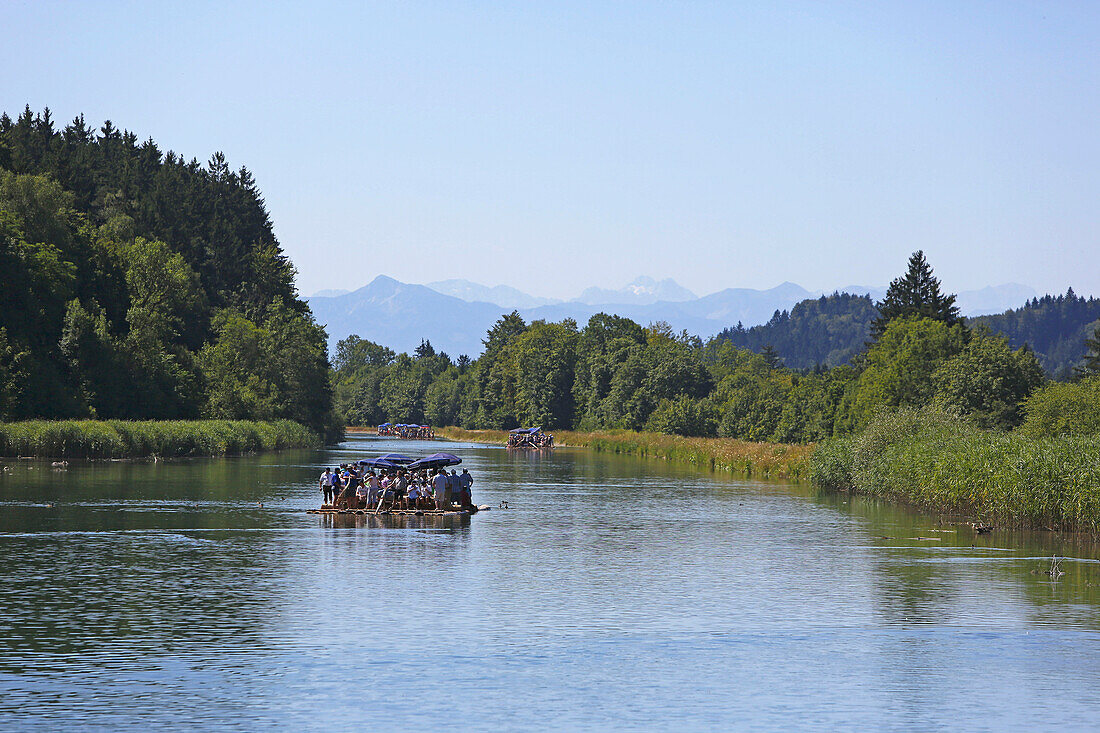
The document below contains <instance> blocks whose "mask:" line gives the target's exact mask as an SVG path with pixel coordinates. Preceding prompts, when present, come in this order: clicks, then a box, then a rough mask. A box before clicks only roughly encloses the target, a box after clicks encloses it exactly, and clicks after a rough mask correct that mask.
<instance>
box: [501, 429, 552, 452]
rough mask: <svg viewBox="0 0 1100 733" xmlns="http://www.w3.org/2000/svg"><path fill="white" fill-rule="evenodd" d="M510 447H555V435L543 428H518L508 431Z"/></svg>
mask: <svg viewBox="0 0 1100 733" xmlns="http://www.w3.org/2000/svg"><path fill="white" fill-rule="evenodd" d="M508 447H509V448H553V447H554V436H553V435H551V434H550V433H546V432H543V430H542V428H516V429H515V430H512V431H510V432H509V433H508Z"/></svg>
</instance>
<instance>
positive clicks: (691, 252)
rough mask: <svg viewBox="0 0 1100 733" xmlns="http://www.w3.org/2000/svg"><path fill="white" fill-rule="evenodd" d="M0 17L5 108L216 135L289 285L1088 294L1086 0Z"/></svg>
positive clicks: (1092, 144) (36, 6) (1092, 115)
mask: <svg viewBox="0 0 1100 733" xmlns="http://www.w3.org/2000/svg"><path fill="white" fill-rule="evenodd" d="M4 19H5V27H6V29H7V33H6V40H7V43H5V44H4V46H3V48H2V49H0V62H2V63H3V64H4V65H5V67H6V68H8V69H11V70H16V69H18V73H15V72H14V71H13V73H11V74H9V78H8V79H7V80H6V82H5V84H4V85H3V89H0V108H2V109H3V110H4V111H6V112H7V113H8V114H10V115H13V116H14V115H17V114H18V113H19V112H20V111H21V110H22V109H23V107H24V105H27V104H29V105H30V107H31V108H32V109H33V110H35V111H40V110H41V109H43V108H45V107H49V108H50V109H51V111H52V113H53V116H54V119H55V120H56V121H57V123H58V125H59V126H63V125H64V124H66V123H67V122H68V121H69V120H71V119H72V118H73V117H74V116H75V115H77V114H84V115H85V116H86V119H87V121H88V122H89V123H90V124H92V125H94V126H95V127H97V128H98V127H99V126H100V125H101V124H102V123H103V121H104V120H107V119H110V120H111V121H112V122H114V123H115V124H116V125H117V126H119V127H123V128H125V129H128V130H131V131H133V132H134V133H135V134H136V135H137V136H138V138H139V139H145V138H148V137H152V138H153V139H154V140H155V141H156V142H157V143H158V144H159V145H160V146H161V147H162V149H164V150H169V149H171V150H175V151H177V152H180V153H182V154H183V155H184V156H186V157H188V158H190V157H197V158H199V160H200V161H205V160H207V159H209V157H210V155H211V154H212V153H214V152H215V151H219V150H220V151H224V152H225V154H226V156H227V158H228V160H229V163H230V165H231V166H232V167H234V168H237V167H240V166H247V167H248V168H249V169H250V170H252V171H253V172H254V174H255V176H256V179H257V182H258V185H259V187H260V189H261V191H262V192H263V194H264V197H265V199H266V201H267V204H268V208H269V210H270V212H271V216H272V219H273V221H274V226H275V231H276V233H277V235H278V236H279V238H280V241H281V243H282V245H283V247H284V249H285V251H286V253H287V254H288V255H289V256H290V257H291V259H292V260H293V261H294V264H295V265H296V267H297V268H298V271H299V276H298V285H299V289H300V291H301V292H302V293H312V292H315V291H317V290H321V289H328V288H343V289H349V290H350V289H354V288H355V287H358V286H361V285H362V284H363V282H361V281H362V278H361V277H360V275H359V274H358V273H359V272H362V271H363V269H364V268H368V269H370V270H371V271H372V272H384V273H387V274H388V275H390V276H392V277H394V278H396V279H399V280H401V281H404V282H429V281H435V280H444V279H448V278H463V279H468V280H472V281H475V282H485V283H487V284H492V283H507V284H509V285H510V286H511V287H515V288H517V289H519V290H522V291H524V292H527V293H531V294H534V295H539V296H542V297H563V296H562V294H569V293H577V292H580V291H581V290H582V289H583V288H585V287H589V286H599V287H603V288H618V287H621V286H622V284H623V282H625V281H628V280H629V279H630V278H632V277H633V276H634V274H635V273H637V272H648V273H650V274H651V276H653V277H655V278H658V279H660V278H662V277H672V278H674V279H675V280H676V281H677V282H678V283H680V284H681V285H683V286H684V287H686V288H688V289H690V290H692V291H694V292H696V293H698V294H706V293H711V292H715V291H718V290H722V289H724V288H729V287H747V288H768V287H772V286H773V285H774V284H777V283H781V282H784V281H791V282H796V283H799V284H800V285H802V286H803V287H805V288H807V289H809V290H812V291H813V290H826V291H827V290H830V289H832V288H835V287H843V286H844V284H853V283H883V284H884V283H888V282H889V281H890V280H891V279H892V278H894V277H896V276H897V275H899V274H900V273H902V272H903V271H904V269H905V266H906V260H907V258H908V256H909V254H910V253H911V252H913V251H914V250H916V249H923V250H924V251H925V252H926V253H927V256H928V259H929V261H930V262H931V264H932V265H933V267H935V268H936V274H937V276H938V277H939V278H940V279H941V280H942V282H943V283H944V287H945V289H947V290H949V291H952V292H953V291H958V290H972V289H977V288H980V287H983V286H984V285H988V284H993V283H1007V282H1018V283H1028V284H1029V285H1030V286H1031V287H1033V288H1035V289H1036V290H1037V291H1039V292H1041V293H1042V292H1051V293H1058V292H1065V290H1066V288H1067V287H1073V288H1074V289H1075V290H1077V291H1078V292H1080V293H1095V292H1100V268H1097V267H1094V266H1093V265H1094V264H1095V262H1096V254H1095V253H1096V252H1097V251H1098V248H1097V243H1098V241H1097V240H1098V237H1097V232H1098V228H1100V227H1098V225H1100V217H1098V215H1097V213H1096V206H1095V202H1096V200H1097V198H1098V196H1097V194H1098V193H1100V140H1098V139H1097V136H1096V135H1095V129H1096V125H1095V122H1096V119H1097V118H1098V117H1100V115H1098V112H1100V96H1098V95H1097V94H1096V91H1097V89H1098V88H1100V65H1097V64H1096V63H1095V59H1096V58H1097V45H1098V42H1097V39H1098V38H1100V32H1098V31H1100V6H1097V5H1094V4H1088V3H1067V4H1059V5H1057V6H1046V5H1030V4H1024V3H999V4H995V5H969V6H960V5H958V4H956V3H946V2H942V3H940V2H933V3H923V4H920V5H913V4H909V3H876V4H873V5H866V6H864V5H859V4H851V3H809V2H790V3H783V4H778V5H777V4H761V5H758V6H741V5H738V6H732V5H731V6H727V5H721V4H715V5H703V4H698V5H686V4H675V5H665V4H659V3H642V4H631V5H626V6H624V5H619V4H603V3H563V4H553V5H523V6H509V5H493V4H463V5H458V6H441V5H435V4H423V3H402V4H392V5H386V4H373V5H370V6H367V7H360V6H356V5H348V4H342V3H319V4H310V5H309V6H304V5H303V6H270V5H268V4H260V3H240V4H232V5H228V6H223V5H214V4H209V5H202V4H199V5H187V6H162V5H133V4H129V3H117V2H107V3H97V4H90V5H81V4H69V3H57V2H41V3H18V4H8V5H6V6H5V9H4ZM43 39H47V40H49V39H52V41H53V42H46V43H43ZM32 59H33V62H31V60H32ZM624 263H625V264H624ZM368 280H369V278H368ZM838 283H840V285H837V284H838Z"/></svg>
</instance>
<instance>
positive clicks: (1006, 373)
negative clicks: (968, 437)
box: [932, 329, 1045, 430]
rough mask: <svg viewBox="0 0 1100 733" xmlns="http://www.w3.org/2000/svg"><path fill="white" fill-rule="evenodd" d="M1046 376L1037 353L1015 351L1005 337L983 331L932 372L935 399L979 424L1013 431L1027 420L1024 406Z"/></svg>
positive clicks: (1025, 349) (1021, 350)
mask: <svg viewBox="0 0 1100 733" xmlns="http://www.w3.org/2000/svg"><path fill="white" fill-rule="evenodd" d="M1044 380H1045V378H1044V376H1043V368H1042V367H1041V366H1040V365H1039V360H1038V359H1036V358H1035V354H1034V353H1032V352H1031V351H1030V350H1029V349H1027V348H1021V349H1017V350H1016V351H1011V350H1010V349H1009V348H1008V340H1007V339H1006V338H1004V337H1003V336H991V335H990V334H989V333H988V331H986V330H985V329H981V330H979V331H977V332H975V333H974V334H973V335H972V337H971V339H970V342H969V343H968V344H967V345H966V347H965V348H964V349H963V350H962V351H961V352H960V353H958V354H956V355H955V356H953V357H951V358H950V359H948V360H947V361H946V362H945V363H944V364H943V365H942V366H941V367H940V368H939V369H937V370H936V371H935V372H934V373H933V374H932V384H933V386H934V388H935V401H936V402H937V403H939V404H940V405H941V406H943V407H944V408H946V409H947V410H948V411H950V412H957V413H959V414H962V415H967V416H969V417H970V418H971V419H972V420H973V421H974V422H975V423H976V424H977V425H978V426H980V427H983V428H998V429H1001V430H1009V429H1011V428H1014V427H1016V426H1017V425H1019V424H1020V423H1021V422H1022V420H1023V415H1022V414H1021V410H1020V406H1021V403H1022V402H1023V401H1024V400H1025V399H1026V398H1027V396H1028V395H1029V394H1031V393H1032V392H1033V391H1034V390H1035V389H1036V388H1037V387H1039V386H1041V385H1042V384H1043V382H1044Z"/></svg>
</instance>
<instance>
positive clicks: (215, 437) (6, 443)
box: [0, 420, 321, 459]
mask: <svg viewBox="0 0 1100 733" xmlns="http://www.w3.org/2000/svg"><path fill="white" fill-rule="evenodd" d="M320 444H321V438H320V436H319V435H317V433H315V432H313V431H312V430H310V429H309V428H307V427H305V426H304V425H300V424H298V423H296V422H293V421H291V420H275V421H271V422H253V421H249V420H136V421H129V420H28V421H26V422H14V423H0V455H3V456H7V457H19V456H22V457H34V458H53V459H69V458H148V457H153V456H156V457H163V458H169V457H171V458H177V457H187V456H224V455H239V454H242V453H255V452H259V451H271V450H282V449H284V448H314V447H318V446H320Z"/></svg>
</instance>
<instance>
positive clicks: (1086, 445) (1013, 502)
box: [811, 409, 1100, 534]
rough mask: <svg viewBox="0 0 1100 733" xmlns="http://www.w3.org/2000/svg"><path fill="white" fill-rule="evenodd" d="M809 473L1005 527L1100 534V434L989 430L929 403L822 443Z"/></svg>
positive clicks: (822, 481) (820, 480)
mask: <svg viewBox="0 0 1100 733" xmlns="http://www.w3.org/2000/svg"><path fill="white" fill-rule="evenodd" d="M811 478H812V479H813V481H814V482H815V483H817V484H819V485H821V486H824V487H826V488H829V489H836V490H847V491H853V492H857V493H861V494H867V495H871V496H881V497H884V498H888V499H892V500H895V501H899V502H902V503H905V504H909V505H912V506H915V507H918V508H920V509H923V510H930V511H936V512H944V513H950V514H960V515H964V516H967V517H969V518H971V519H974V520H978V521H982V522H985V523H987V524H994V525H997V526H1002V527H1015V528H1027V529H1048V530H1057V531H1070V532H1089V533H1093V534H1095V533H1098V532H1100V439H1098V438H1095V437H1086V438H1083V437H1062V438H1029V437H1027V436H1024V435H1020V434H1017V433H1001V432H995V431H990V430H981V429H979V428H976V427H973V426H971V425H968V424H966V423H965V422H963V421H961V420H959V419H958V418H957V417H954V416H951V415H947V414H944V413H940V412H937V411H935V410H931V409H925V410H907V411H901V412H898V413H893V414H887V415H882V416H880V417H879V418H878V419H877V420H875V421H874V422H872V424H871V425H870V426H869V427H868V428H867V429H866V430H865V431H864V432H863V433H860V434H858V435H855V436H852V437H848V438H842V439H835V440H831V441H828V442H826V443H822V444H821V445H820V446H819V447H818V449H817V450H816V451H815V452H814V455H813V457H812V459H811Z"/></svg>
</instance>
